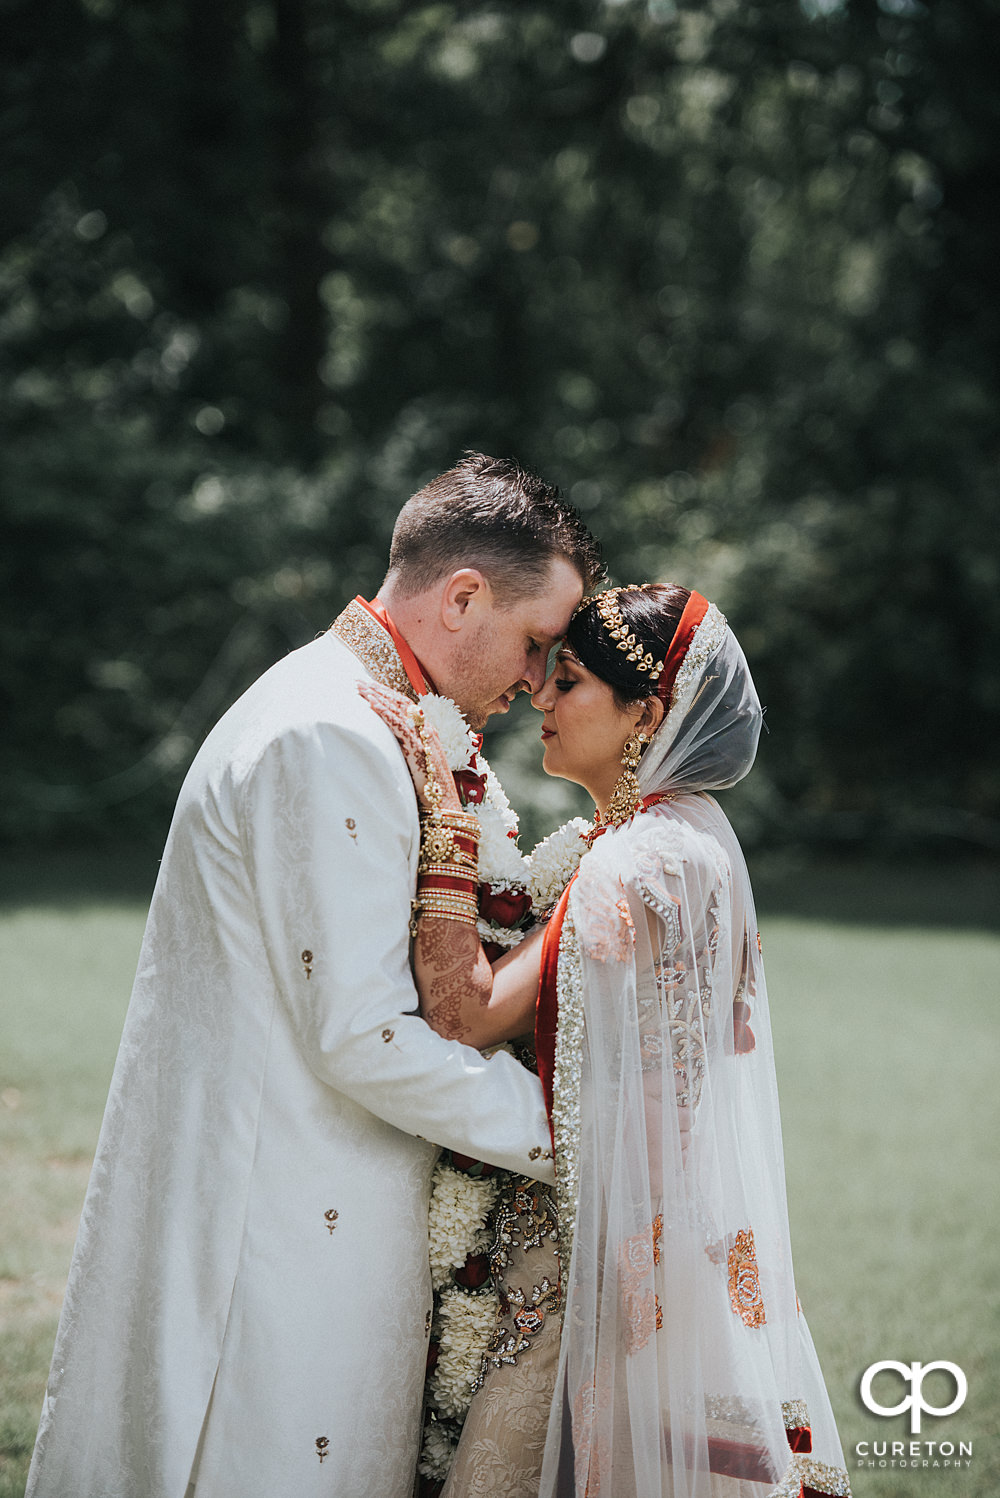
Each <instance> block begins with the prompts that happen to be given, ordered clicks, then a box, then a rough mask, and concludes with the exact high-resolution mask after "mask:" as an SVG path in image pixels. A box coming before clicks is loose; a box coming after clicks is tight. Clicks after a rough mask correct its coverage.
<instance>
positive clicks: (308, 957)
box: [302, 947, 313, 978]
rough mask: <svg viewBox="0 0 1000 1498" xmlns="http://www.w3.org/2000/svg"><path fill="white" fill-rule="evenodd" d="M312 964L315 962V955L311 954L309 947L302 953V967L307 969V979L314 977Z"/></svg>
mask: <svg viewBox="0 0 1000 1498" xmlns="http://www.w3.org/2000/svg"><path fill="white" fill-rule="evenodd" d="M312 962H313V954H312V953H311V952H310V950H309V948H308V947H307V948H306V949H305V951H304V952H303V953H302V966H303V967H304V968H305V972H306V977H307V978H311V977H312V975H313V970H312Z"/></svg>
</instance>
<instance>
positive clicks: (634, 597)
mask: <svg viewBox="0 0 1000 1498" xmlns="http://www.w3.org/2000/svg"><path fill="white" fill-rule="evenodd" d="M615 591H616V592H617V590H615ZM599 596H603V595H599ZM690 597H691V591H690V589H689V588H682V587H680V586H679V585H678V584H677V583H646V584H645V585H644V586H643V587H641V588H628V589H623V590H622V591H621V592H620V593H618V596H617V604H618V609H619V612H620V613H621V616H622V618H623V619H624V621H625V627H626V629H627V631H628V633H629V634H630V635H634V636H635V638H636V641H637V642H638V643H641V645H642V649H643V652H644V653H648V654H651V655H652V657H653V660H654V661H662V660H663V658H664V656H665V655H666V653H667V651H668V649H669V648H670V642H671V640H672V639H673V637H674V634H675V632H676V630H677V626H678V624H679V623H680V622H681V615H682V614H683V612H684V608H685V605H686V604H687V601H688V599H689V598H690ZM566 644H567V645H568V646H569V647H570V649H571V650H573V651H574V652H575V653H576V654H577V655H578V656H579V657H580V660H581V661H582V662H583V664H584V665H585V666H586V668H587V670H588V671H593V673H594V675H595V676H599V677H600V678H601V680H602V681H606V682H607V684H608V686H609V687H610V688H611V690H612V692H613V693H614V699H615V703H616V705H617V706H618V707H620V708H624V707H625V705H626V704H627V703H629V702H636V701H638V699H639V698H641V697H652V696H653V694H654V693H655V691H656V686H657V683H656V682H655V681H650V679H649V673H648V672H643V671H639V670H637V669H636V664H635V662H634V661H630V660H629V659H628V654H629V652H628V651H627V650H619V649H618V644H619V642H618V641H617V640H613V639H612V638H611V634H610V631H609V630H608V628H607V626H606V625H605V623H604V621H603V620H602V618H601V615H600V614H599V613H598V610H597V599H596V598H589V599H588V600H587V602H586V603H583V604H581V605H580V607H579V608H578V609H577V611H576V613H575V614H574V615H573V618H572V619H571V620H570V625H569V629H568V630H567V631H566Z"/></svg>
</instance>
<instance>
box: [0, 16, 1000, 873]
mask: <svg viewBox="0 0 1000 1498" xmlns="http://www.w3.org/2000/svg"><path fill="white" fill-rule="evenodd" d="M3 11H4V14H5V19H6V20H7V21H8V26H7V45H6V48H5V60H4V63H3V68H2V78H0V81H2V89H3V95H2V100H0V132H2V140H3V148H2V150H3V156H2V166H3V169H2V171H0V223H2V224H3V225H4V235H5V242H4V244H3V247H2V249H0V287H2V298H3V306H2V316H0V433H2V440H0V477H2V485H0V492H2V507H3V526H4V544H3V550H2V557H0V580H2V595H3V604H2V608H3V614H2V617H0V699H2V703H3V708H4V712H5V716H6V718H7V720H8V722H9V727H8V729H7V731H6V732H5V734H4V738H3V747H2V750H0V756H2V758H0V767H2V771H3V776H4V784H5V795H4V797H3V800H2V804H0V835H2V836H3V837H5V838H6V839H7V840H25V839H28V840H32V841H37V840H38V839H39V838H43V839H59V840H63V841H65V840H67V839H73V838H75V839H77V840H79V839H81V838H82V839H86V840H88V841H91V840H94V839H117V840H120V839H122V838H123V837H128V838H130V839H136V838H140V839H145V838H148V839H149V840H150V841H154V842H155V841H158V840H159V839H160V838H161V837H162V834H163V831H164V827H165V822H166V819H167V818H168V816H169V812H170V808H171V805H172V802H173V799H174V796H175V794H176V790H177V786H178V784H179V780H180V777H181V775H182V774H183V771H184V769H185V767H186V765H187V763H188V762H189V759H190V757H191V754H192V753H193V751H194V749H195V748H196V747H197V744H198V742H199V741H200V739H201V737H202V736H203V734H204V732H205V731H206V729H207V728H208V727H209V726H210V724H211V722H212V721H213V720H214V719H215V718H216V717H217V716H218V715H219V713H220V712H221V711H222V710H223V709H224V708H225V706H226V705H227V704H228V702H229V701H231V700H232V698H233V697H234V696H235V695H236V694H237V693H238V692H239V691H240V690H241V689H242V687H243V686H244V685H245V684H246V683H247V682H248V681H249V680H251V679H252V678H253V677H254V676H255V675H256V674H258V673H259V672H260V671H261V670H262V669H264V668H265V667H266V666H267V665H268V664H270V662H271V661H272V660H273V659H274V658H275V657H276V656H277V655H279V654H281V653H282V652H283V651H285V650H286V649H288V648H291V647H292V646H295V645H297V644H299V643H302V642H303V641H304V640H306V639H308V638H310V637H311V636H312V635H313V634H314V633H315V632H316V630H318V629H321V628H323V627H324V626H325V625H326V624H327V623H328V622H329V620H330V619H331V618H332V617H333V616H334V614H335V613H336V612H338V611H339V608H340V607H341V606H342V604H343V602H344V601H345V600H346V599H347V598H349V597H350V596H351V595H352V594H353V593H354V592H356V591H364V592H366V593H368V594H370V592H371V591H374V589H375V587H376V586H377V584H378V582H379V580H380V579H381V575H382V569H383V564H384V557H385V554H386V547H387V542H388V537H389V534H390V531H391V525H392V520H393V517H394V515H395V513H396V510H397V509H398V507H399V505H400V503H401V502H402V501H403V500H404V499H405V498H406V497H407V495H408V494H409V493H410V492H412V490H413V489H414V488H415V487H416V486H417V485H419V484H420V483H421V482H422V481H423V480H424V479H425V478H426V477H427V476H429V475H430V474H432V473H433V472H435V471H438V470H440V469H442V468H444V467H447V466H448V465H449V464H450V463H451V462H452V461H453V460H454V458H455V457H456V455H457V454H458V453H459V452H460V451H461V450H462V449H463V448H465V447H467V446H473V447H478V448H482V449H484V450H486V451H494V452H503V453H514V454H516V455H517V456H518V457H520V458H521V459H522V461H524V462H526V463H527V464H529V465H531V466H534V467H537V468H538V469H539V470H540V471H542V472H543V473H544V474H545V475H546V476H547V477H550V478H552V479H554V480H556V481H557V482H559V483H560V485H561V486H562V487H563V488H564V490H566V491H567V492H568V493H569V494H570V495H571V496H572V498H573V500H574V502H575V503H576V504H577V505H578V506H579V508H580V509H581V511H582V512H583V513H584V514H585V515H586V517H587V518H588V520H589V521H590V522H591V524H592V525H593V528H594V529H595V531H596V532H597V533H598V534H599V535H600V537H601V538H602V539H603V541H604V543H605V549H606V555H607V559H608V562H609V565H610V568H611V572H612V575H613V577H614V578H615V579H616V580H618V581H629V580H632V579H641V578H665V577H676V578H677V579H679V580H681V581H685V582H688V583H690V584H692V585H696V586H698V587H699V588H700V589H701V591H703V592H706V593H708V594H709V595H710V596H712V597H714V598H716V599H717V600H718V601H719V603H720V604H721V605H722V607H723V608H724V609H725V610H726V612H727V613H728V614H729V617H730V619H731V620H732V622H733V624H734V626H735V627H736V629H737V631H738V632H739V633H740V635H741V638H742V639H743V640H744V642H745V645H746V648H747V652H748V655H749V656H750V659H751V662H752V665H753V667H754V671H755V674H756V676H757V678H758V682H759V685H760V688H761V694H762V697H763V698H764V700H765V701H766V703H767V705H768V721H769V724H770V728H771V736H770V740H769V741H768V742H766V743H765V747H764V750H763V753H762V756H761V762H760V767H759V770H758V772H757V774H756V775H755V776H754V778H753V780H752V781H751V783H750V785H749V786H748V787H747V788H746V790H745V791H744V792H743V793H742V797H741V798H740V799H739V800H738V804H737V818H738V820H739V823H740V828H741V831H742V832H743V835H744V837H745V838H747V839H748V840H749V841H751V842H752V843H754V842H755V843H757V844H758V845H761V844H768V843H774V842H776V841H780V840H785V841H787V840H789V839H791V840H797V841H800V842H802V841H806V842H813V843H827V844H829V843H837V844H847V845H852V844H855V843H858V842H861V841H868V842H871V841H873V840H874V841H877V842H879V843H881V844H882V845H883V846H885V847H899V846H912V845H914V844H923V845H930V846H934V847H936V848H940V847H941V846H942V845H948V846H953V847H954V846H962V847H968V846H969V845H977V846H980V847H993V848H995V847H996V846H997V844H998V842H1000V822H998V803H1000V771H998V768H997V762H996V757H995V755H994V753H993V748H992V746H993V744H994V743H995V741H996V738H997V732H998V729H1000V721H998V720H1000V683H998V676H997V670H996V659H997V645H998V633H1000V591H998V586H997V584H998V576H1000V570H998V527H997V524H996V519H997V515H996V510H997V506H996V500H995V469H996V461H997V454H998V433H997V426H996V409H997V401H996V397H997V385H998V351H1000V336H998V312H997V299H996V295H995V267H996V264H997V263H998V261H1000V254H998V250H1000V246H998V237H1000V235H998V214H1000V190H998V189H1000V183H998V160H997V153H996V146H995V142H996V139H997V131H998V126H1000V120H998V110H1000V103H998V98H1000V96H998V93H997V90H996V87H995V77H994V74H993V71H992V62H991V48H992V45H993V44H995V41H996V39H997V33H998V30H1000V28H998V26H997V20H998V5H997V3H996V0H932V3H927V4H921V3H919V0H880V3H878V4H876V3H874V0H845V3H837V0H808V3H807V0H767V3H752V0H740V3H737V0H712V3H711V4H700V3H699V4H674V3H672V0H648V3H647V0H643V3H638V0H621V3H610V0H601V3H593V0H590V3H585V0H545V3H544V4H542V3H536V4H532V3H530V0H529V3H523V0H518V3H513V0H497V3H490V4H475V3H450V4H449V3H437V4H408V3H407V4H403V3H401V0H338V3H334V0H213V3H212V4H210V5H206V4H204V3H203V0H127V3H125V0H41V3H39V0H4V4H3ZM529 716H530V715H529ZM515 726H516V725H515ZM529 732H531V735H532V736H531V749H530V753H531V756H533V755H534V754H535V750H536V748H537V746H536V745H535V742H534V735H533V732H532V731H530V730H527V729H524V730H522V732H521V735H520V736H519V734H518V733H517V732H514V733H513V734H511V735H510V736H509V737H508V739H507V740H505V741H504V742H503V743H501V744H500V745H499V752H500V757H501V759H503V758H506V759H507V760H508V761H509V763H510V765H511V766H512V767H513V769H514V772H515V778H517V776H518V774H520V780H521V785H520V789H521V792H522V800H525V801H526V802H527V803H529V806H528V809H529V821H530V819H531V811H532V807H534V810H535V813H536V820H537V819H538V818H539V817H541V816H542V814H543V813H549V812H551V813H552V814H555V813H557V812H559V811H561V810H562V809H563V802H562V801H560V794H561V793H560V791H559V789H558V788H552V787H548V788H542V789H541V790H539V789H538V788H537V786H536V785H535V781H536V779H537V775H536V771H535V769H534V760H533V759H531V760H530V762H529V756H528V749H527V748H526V744H527V739H526V738H525V737H524V735H525V734H528V733H529ZM519 767H520V768H519ZM564 799H565V798H564ZM550 821H551V818H550Z"/></svg>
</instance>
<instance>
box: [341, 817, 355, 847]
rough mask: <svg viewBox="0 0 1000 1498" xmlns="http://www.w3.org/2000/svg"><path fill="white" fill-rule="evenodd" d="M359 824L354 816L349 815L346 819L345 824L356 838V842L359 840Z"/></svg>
mask: <svg viewBox="0 0 1000 1498" xmlns="http://www.w3.org/2000/svg"><path fill="white" fill-rule="evenodd" d="M357 825H358V824H357V822H356V821H355V820H354V818H353V817H347V818H346V819H345V821H344V826H345V827H346V828H347V831H348V834H349V835H350V836H351V837H352V838H353V839H354V841H355V842H357V840H358V834H357V831H356V830H355V829H356V828H357Z"/></svg>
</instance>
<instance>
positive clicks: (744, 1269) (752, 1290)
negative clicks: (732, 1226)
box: [729, 1228, 766, 1326]
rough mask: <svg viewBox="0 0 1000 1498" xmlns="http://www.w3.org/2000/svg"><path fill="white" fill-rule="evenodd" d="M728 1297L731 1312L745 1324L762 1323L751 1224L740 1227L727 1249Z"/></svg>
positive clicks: (758, 1280) (762, 1312)
mask: <svg viewBox="0 0 1000 1498" xmlns="http://www.w3.org/2000/svg"><path fill="white" fill-rule="evenodd" d="M729 1300H730V1304H731V1305H732V1308H733V1311H734V1313H735V1314H736V1315H737V1316H739V1317H740V1318H741V1319H742V1321H743V1322H744V1323H745V1324H746V1325H747V1326H763V1325H764V1322H765V1320H766V1317H765V1315H764V1301H763V1298H762V1296H761V1293H760V1275H759V1274H758V1272H757V1253H756V1250H755V1248H754V1243H753V1229H752V1228H746V1229H745V1230H744V1229H742V1228H741V1229H740V1231H739V1232H738V1233H737V1234H736V1238H735V1240H734V1242H733V1246H732V1248H731V1249H730V1250H729Z"/></svg>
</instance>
